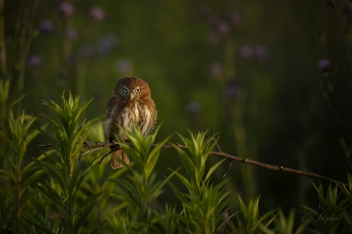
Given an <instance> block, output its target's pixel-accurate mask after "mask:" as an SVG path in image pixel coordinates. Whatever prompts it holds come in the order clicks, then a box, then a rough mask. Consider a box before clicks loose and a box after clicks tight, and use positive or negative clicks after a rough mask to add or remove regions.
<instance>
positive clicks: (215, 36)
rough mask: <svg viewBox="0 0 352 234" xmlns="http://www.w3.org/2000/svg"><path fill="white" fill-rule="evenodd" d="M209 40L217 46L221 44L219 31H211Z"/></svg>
mask: <svg viewBox="0 0 352 234" xmlns="http://www.w3.org/2000/svg"><path fill="white" fill-rule="evenodd" d="M207 40H208V43H209V44H210V45H213V46H215V45H218V44H219V42H220V36H219V35H218V34H217V33H214V32H212V33H209V35H208V37H207Z"/></svg>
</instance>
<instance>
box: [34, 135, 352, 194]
mask: <svg viewBox="0 0 352 234" xmlns="http://www.w3.org/2000/svg"><path fill="white" fill-rule="evenodd" d="M84 144H85V146H83V148H82V149H86V148H87V145H89V146H91V145H96V146H98V148H99V149H97V150H100V149H103V148H106V147H108V146H114V145H118V144H117V143H116V142H113V143H111V142H97V141H95V142H90V141H85V143H84ZM157 145H158V144H155V143H154V144H152V147H156V146H157ZM176 145H177V147H179V148H181V149H183V150H188V148H187V146H185V145H181V144H178V143H176ZM40 146H41V147H48V146H50V145H40ZM51 146H52V145H51ZM162 148H163V149H171V148H174V146H173V145H171V144H165V145H163V146H162ZM97 150H95V149H94V150H91V151H90V152H94V151H97ZM116 150H117V149H116ZM113 151H115V150H111V151H109V152H107V153H105V154H103V155H102V158H101V160H100V162H99V164H101V162H102V161H103V159H104V158H105V157H106V156H107V155H109V154H111V153H112V152H113ZM87 152H88V151H87ZM90 152H89V153H90ZM85 154H86V153H84V154H83V155H85ZM87 154H88V153H87ZM209 154H210V155H214V156H218V157H223V158H228V159H230V160H231V162H230V163H229V167H228V170H227V171H226V172H225V175H226V173H227V172H228V171H229V170H230V169H229V168H231V165H232V163H233V161H235V162H241V163H246V164H250V165H254V166H257V167H261V168H264V169H268V170H272V171H282V172H287V173H293V174H297V175H303V176H307V177H312V178H316V179H321V180H325V181H329V182H333V183H336V184H342V185H344V186H346V187H349V185H348V184H347V183H343V182H340V181H338V180H335V179H332V178H330V177H327V176H323V175H319V174H316V173H313V172H307V171H301V170H297V169H293V168H288V167H283V166H277V165H270V164H267V163H262V162H259V161H256V160H252V159H247V158H241V157H237V156H234V155H231V154H227V153H224V152H221V151H220V152H217V151H211V152H210V153H209ZM83 155H81V156H83Z"/></svg>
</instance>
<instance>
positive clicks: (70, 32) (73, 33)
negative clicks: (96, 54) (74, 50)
mask: <svg viewBox="0 0 352 234" xmlns="http://www.w3.org/2000/svg"><path fill="white" fill-rule="evenodd" d="M66 38H67V39H69V40H70V41H74V40H76V39H77V31H76V29H74V28H70V29H68V30H67V31H66Z"/></svg>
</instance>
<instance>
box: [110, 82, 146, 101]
mask: <svg viewBox="0 0 352 234" xmlns="http://www.w3.org/2000/svg"><path fill="white" fill-rule="evenodd" d="M114 94H115V95H116V96H120V97H122V98H123V99H128V100H130V101H132V100H138V99H139V98H145V97H150V89H149V86H148V84H147V82H145V81H144V80H142V79H139V78H136V77H125V78H122V79H121V80H119V81H118V82H117V83H116V86H115V89H114Z"/></svg>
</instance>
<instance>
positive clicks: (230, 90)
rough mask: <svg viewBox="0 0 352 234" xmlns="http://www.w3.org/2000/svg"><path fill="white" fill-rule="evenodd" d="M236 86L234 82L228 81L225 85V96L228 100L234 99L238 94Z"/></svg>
mask: <svg viewBox="0 0 352 234" xmlns="http://www.w3.org/2000/svg"><path fill="white" fill-rule="evenodd" d="M238 91H239V90H238V85H237V84H236V82H235V81H234V80H229V81H228V82H226V84H225V95H226V96H227V97H228V98H234V97H236V95H237V94H238Z"/></svg>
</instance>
